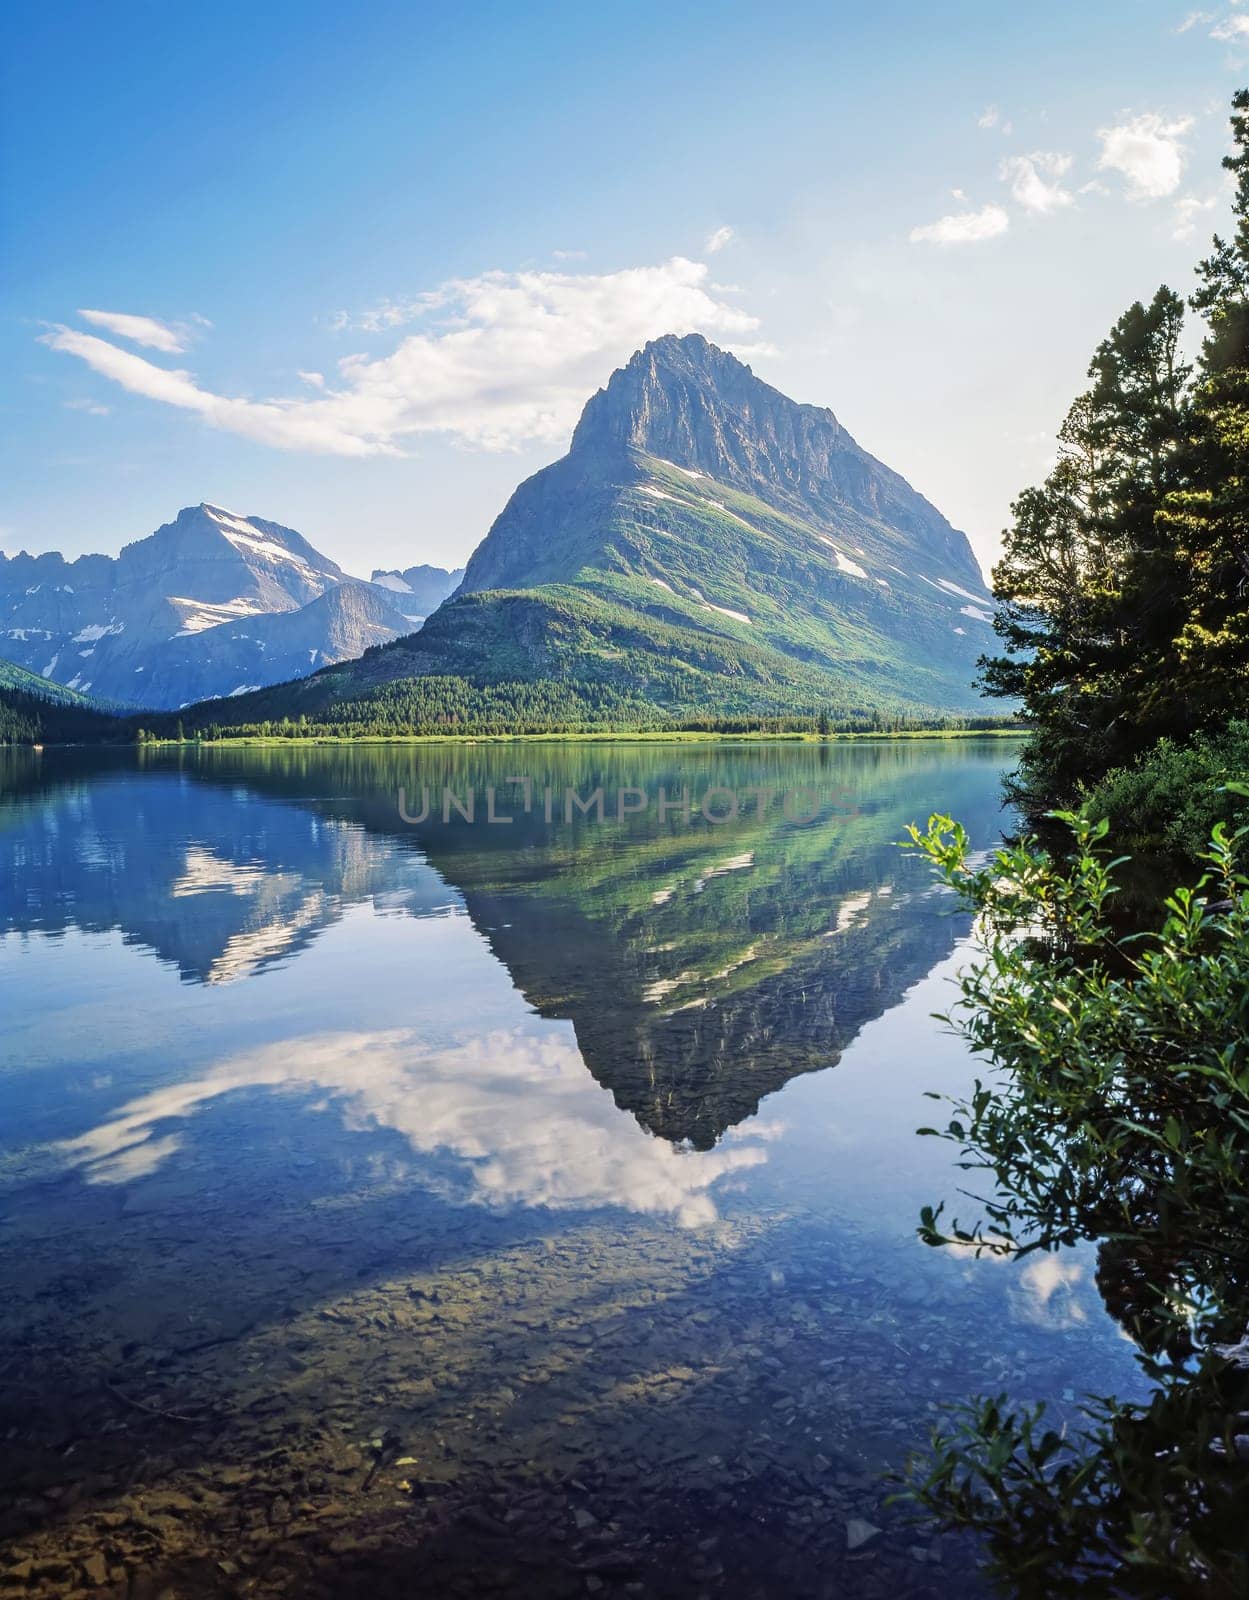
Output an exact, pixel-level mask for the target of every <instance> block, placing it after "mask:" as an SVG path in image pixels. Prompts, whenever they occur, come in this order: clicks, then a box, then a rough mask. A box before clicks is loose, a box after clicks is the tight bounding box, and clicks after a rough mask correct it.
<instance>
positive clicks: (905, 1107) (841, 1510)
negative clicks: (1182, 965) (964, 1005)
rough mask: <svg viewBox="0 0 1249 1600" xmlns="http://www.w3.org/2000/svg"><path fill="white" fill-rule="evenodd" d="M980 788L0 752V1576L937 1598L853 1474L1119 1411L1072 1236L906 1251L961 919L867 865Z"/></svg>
mask: <svg viewBox="0 0 1249 1600" xmlns="http://www.w3.org/2000/svg"><path fill="white" fill-rule="evenodd" d="M1010 759H1011V746H1009V745H1007V744H1003V743H1001V742H998V741H989V740H985V741H966V742H952V743H945V744H942V743H937V742H922V741H909V742H908V741H897V742H890V743H872V744H858V745H855V744H846V745H832V746H828V747H817V746H814V745H799V744H795V745H781V744H758V745H751V744H723V745H721V744H696V745H675V744H672V745H662V744H649V745H642V744H639V745H621V744H613V745H593V744H585V745H557V744H551V745H543V744H515V745H475V746H473V745H469V746H441V747H440V746H424V747H386V748H378V747H373V748H358V749H351V748H323V749H318V748H307V749H294V750H256V751H221V750H208V751H203V752H201V753H199V754H198V755H196V754H193V753H190V752H182V753H157V754H155V755H152V754H146V755H145V754H144V753H138V754H131V753H129V752H127V753H125V754H114V755H100V756H91V757H87V756H85V755H83V754H82V753H77V754H75V753H71V752H52V751H49V752H46V753H44V754H43V755H41V756H40V755H36V754H33V753H18V754H13V753H10V754H9V755H8V756H7V757H6V756H4V755H3V753H2V752H0V1018H2V1019H3V1059H2V1065H0V1114H2V1115H0V1211H2V1215H0V1246H2V1247H3V1268H2V1269H0V1337H2V1339H3V1348H2V1349H0V1435H3V1436H4V1437H5V1438H6V1440H7V1442H6V1444H5V1449H4V1454H3V1465H2V1466H0V1474H2V1476H3V1479H4V1484H3V1494H2V1495H0V1519H2V1520H0V1529H2V1530H3V1533H4V1537H5V1547H4V1554H3V1556H2V1557H0V1575H2V1574H4V1573H5V1572H8V1573H9V1574H10V1579H11V1581H12V1582H14V1583H20V1585H22V1586H24V1588H26V1589H28V1590H29V1591H30V1592H32V1593H46V1594H56V1595H65V1594H69V1593H73V1592H77V1591H86V1592H90V1593H105V1594H113V1595H116V1596H118V1597H121V1596H127V1597H132V1600H144V1597H146V1596H152V1597H155V1596H158V1595H166V1596H199V1595H236V1594H237V1595H242V1594H274V1595H279V1594H280V1595H292V1596H296V1595H298V1596H302V1595H321V1594H324V1595H343V1594H361V1595H389V1594H396V1595H399V1594H404V1595H432V1596H440V1595H443V1594H450V1595H470V1596H471V1595H478V1594H502V1595H512V1594H515V1595H522V1596H530V1595H533V1596H539V1595H541V1596H546V1595H558V1596H563V1595H568V1596H574V1595H583V1594H604V1595H616V1594H634V1595H657V1596H672V1597H682V1600H683V1597H690V1600H693V1597H697V1596H702V1595H708V1596H710V1595H731V1596H746V1597H749V1596H759V1597H769V1600H770V1597H773V1596H776V1597H779V1596H786V1597H792V1596H806V1595H811V1596H821V1597H822V1596H860V1595H862V1596H877V1595H879V1596H885V1595H887V1596H889V1597H891V1600H901V1597H905V1596H920V1595H929V1596H946V1595H959V1596H970V1595H974V1594H977V1593H979V1592H981V1590H980V1587H979V1583H980V1580H979V1578H978V1576H977V1573H976V1569H975V1552H974V1550H969V1549H968V1548H967V1547H966V1546H965V1545H963V1544H961V1543H960V1542H959V1541H956V1540H952V1539H950V1538H948V1537H943V1536H939V1535H937V1534H935V1533H934V1532H933V1531H932V1530H930V1529H918V1530H917V1529H916V1528H915V1527H913V1526H911V1525H909V1524H908V1522H907V1521H906V1514H905V1511H904V1509H903V1508H901V1507H897V1506H890V1505H889V1504H887V1503H886V1502H887V1497H888V1494H889V1487H888V1485H885V1484H882V1481H881V1474H882V1473H883V1472H885V1471H887V1470H888V1469H889V1468H890V1467H896V1466H897V1465H899V1464H900V1463H901V1462H902V1461H903V1460H904V1459H905V1457H906V1455H907V1452H908V1451H909V1450H911V1449H913V1448H915V1447H917V1446H920V1445H922V1443H923V1442H924V1439H925V1437H926V1432H927V1429H928V1427H929V1426H930V1424H931V1422H932V1421H933V1418H934V1414H935V1411H936V1408H937V1407H938V1406H939V1405H941V1404H942V1403H944V1402H947V1401H951V1400H957V1399H959V1398H961V1397H964V1396H966V1395H968V1394H970V1393H973V1392H975V1391H977V1390H979V1391H990V1390H992V1391H998V1390H1002V1389H1006V1390H1009V1391H1011V1392H1012V1393H1013V1394H1015V1395H1017V1396H1018V1397H1020V1398H1026V1399H1034V1398H1042V1397H1043V1398H1048V1399H1050V1400H1052V1401H1054V1402H1055V1403H1056V1404H1057V1406H1058V1409H1059V1411H1060V1412H1062V1411H1063V1410H1064V1408H1066V1410H1068V1411H1070V1410H1071V1403H1072V1402H1073V1401H1074V1400H1076V1399H1077V1397H1078V1396H1079V1395H1081V1394H1083V1393H1085V1392H1086V1391H1092V1392H1110V1391H1116V1390H1117V1391H1119V1392H1124V1391H1126V1390H1127V1389H1129V1388H1132V1387H1133V1386H1134V1383H1135V1377H1134V1370H1133V1367H1132V1361H1131V1349H1130V1346H1129V1345H1128V1344H1127V1343H1126V1341H1125V1340H1124V1339H1123V1337H1122V1336H1121V1335H1120V1333H1119V1331H1118V1329H1117V1328H1116V1326H1115V1325H1114V1324H1113V1322H1112V1321H1111V1320H1110V1319H1109V1317H1108V1316H1107V1315H1106V1313H1105V1312H1104V1310H1103V1308H1102V1305H1101V1301H1100V1299H1099V1296H1098V1294H1097V1289H1096V1283H1095V1269H1096V1260H1095V1257H1094V1256H1093V1255H1091V1254H1084V1253H1072V1254H1070V1255H1058V1256H1047V1257H1041V1258H1032V1259H1030V1260H1029V1261H1027V1262H1026V1263H1024V1264H1022V1265H1020V1266H1015V1265H1006V1264H1003V1263H1000V1262H996V1261H991V1260H984V1261H980V1262H976V1261H974V1260H970V1259H966V1258H965V1257H962V1256H956V1255H951V1254H946V1253H943V1252H935V1251H932V1250H929V1249H926V1248H925V1247H923V1246H922V1245H920V1244H919V1243H918V1242H917V1241H916V1238H915V1232H914V1229H915V1223H916V1220H917V1213H918V1210H919V1207H920V1206H921V1205H922V1204H924V1203H926V1202H935V1201H936V1200H938V1199H941V1198H943V1197H951V1198H954V1197H955V1196H956V1192H957V1190H958V1188H959V1187H960V1185H961V1184H962V1183H964V1182H965V1181H966V1179H967V1175H965V1174H961V1173H959V1172H958V1171H957V1170H956V1168H955V1166H954V1160H955V1153H954V1152H953V1151H952V1150H951V1148H950V1147H949V1146H947V1145H945V1144H944V1143H941V1142H939V1141H937V1140H933V1139H922V1138H919V1137H917V1136H916V1135H915V1129H916V1128H917V1127H918V1126H919V1125H921V1124H922V1123H925V1122H931V1121H934V1120H938V1118H939V1117H940V1112H941V1108H940V1107H936V1106H934V1105H933V1103H932V1102H931V1101H929V1100H925V1099H924V1091H925V1090H941V1091H945V1092H950V1091H955V1090H958V1089H961V1088H962V1087H964V1086H966V1085H967V1084H968V1083H969V1082H970V1081H971V1078H972V1077H973V1076H974V1071H975V1068H974V1064H973V1063H972V1062H971V1061H969V1060H968V1058H967V1057H966V1055H965V1053H964V1051H963V1049H962V1047H961V1045H960V1044H959V1043H958V1041H957V1040H955V1039H954V1038H952V1037H951V1036H950V1035H949V1034H948V1032H946V1031H945V1030H944V1029H943V1027H942V1025H941V1024H940V1023H938V1022H936V1021H934V1020H933V1019H932V1017H931V1015H930V1014H931V1013H932V1012H933V1011H935V1010H938V1009H942V1008H944V1007H946V1006H947V1005H949V1003H950V1002H951V1000H952V998H953V991H952V989H951V986H950V978H951V974H952V973H953V972H954V971H955V970H956V969H957V967H958V965H959V963H960V961H961V960H965V959H966V951H965V947H964V941H965V939H966V936H967V933H968V927H967V922H966V919H965V918H964V917H962V916H960V915H959V914H958V913H957V912H956V911H955V910H954V909H953V907H952V902H951V900H950V898H949V897H948V896H947V895H946V894H945V892H944V891H941V890H939V889H937V888H935V887H934V885H933V882H932V879H931V876H930V874H929V872H928V869H927V868H926V867H925V866H924V865H923V864H922V863H920V862H918V861H916V860H914V859H912V858H910V857H908V856H906V855H904V854H903V853H902V852H901V851H899V850H898V849H897V848H896V846H895V841H897V840H898V839H899V837H900V836H901V835H902V833H903V829H904V826H905V824H906V823H907V822H909V821H911V820H913V819H914V820H922V819H923V818H925V817H926V816H927V815H928V813H929V812H931V811H933V810H942V811H946V812H948V813H951V814H953V815H955V816H956V817H959V818H960V819H961V820H963V821H964V822H965V824H966V825H967V827H968V828H969V830H970V832H971V834H972V836H973V839H974V841H975V842H976V843H977V845H978V846H981V847H984V848H987V847H989V846H991V845H992V844H993V843H994V842H995V840H996V839H997V837H998V835H999V832H1000V829H1001V828H1002V826H1003V824H1004V821H1005V820H1006V819H1005V818H1004V817H1003V814H1002V812H1001V810H1000V804H999V782H1000V774H1001V770H1002V768H1003V766H1004V765H1005V764H1007V763H1008V762H1009V761H1010ZM401 790H402V799H401V797H400V791H401ZM596 791H601V801H600V799H598V798H596V797H595V792H596ZM687 807H688V808H692V810H693V812H694V815H693V816H692V817H691V816H689V815H688V814H687V809H686V808H687ZM600 811H601V815H600ZM423 813H424V815H423ZM466 813H471V820H469V816H468V815H466ZM812 813H814V815H813V816H812ZM808 818H810V820H807V819H808ZM414 819H416V820H414ZM505 819H510V820H505ZM955 1209H956V1211H957V1213H958V1214H959V1216H960V1217H961V1218H962V1219H963V1220H965V1221H970V1220H972V1218H973V1217H974V1215H975V1205H974V1202H972V1201H970V1200H968V1201H965V1202H963V1203H962V1204H960V1205H958V1206H956V1207H955ZM860 1524H867V1525H869V1526H870V1528H871V1529H873V1530H878V1531H874V1532H870V1533H868V1532H866V1531H865V1529H864V1527H862V1526H860ZM0 1581H2V1578H0Z"/></svg>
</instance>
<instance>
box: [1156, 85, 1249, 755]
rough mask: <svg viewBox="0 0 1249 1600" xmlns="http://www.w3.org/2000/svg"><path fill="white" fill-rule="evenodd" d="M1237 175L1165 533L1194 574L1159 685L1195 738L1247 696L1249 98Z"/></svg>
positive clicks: (1213, 261) (1233, 166)
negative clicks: (1230, 229)
mask: <svg viewBox="0 0 1249 1600" xmlns="http://www.w3.org/2000/svg"><path fill="white" fill-rule="evenodd" d="M1232 108H1233V109H1232V119H1231V121H1232V135H1233V140H1234V143H1235V153H1234V154H1233V155H1230V156H1227V157H1225V158H1224V162H1223V165H1224V166H1225V167H1227V168H1228V169H1229V170H1230V171H1231V172H1233V173H1234V174H1235V176H1236V191H1235V198H1234V200H1233V204H1232V212H1233V215H1234V217H1235V219H1236V227H1235V231H1234V233H1233V235H1232V237H1231V239H1227V240H1225V239H1222V238H1219V237H1217V236H1216V238H1215V240H1214V248H1213V250H1212V251H1211V253H1210V255H1209V256H1208V257H1207V258H1206V259H1205V260H1204V261H1203V262H1201V264H1200V265H1199V267H1198V269H1197V273H1198V278H1199V280H1200V286H1199V288H1198V290H1197V292H1196V293H1195V294H1194V295H1193V297H1192V302H1191V303H1192V305H1193V308H1194V309H1195V310H1197V311H1200V312H1202V313H1204V315H1205V317H1206V319H1207V334H1206V339H1205V343H1204V345H1203V347H1202V355H1201V376H1200V381H1199V384H1198V387H1197V392H1196V396H1195V405H1194V415H1193V424H1192V429H1191V436H1190V439H1189V444H1188V449H1187V452H1186V467H1187V473H1186V480H1185V482H1184V483H1182V484H1181V485H1180V486H1179V487H1177V489H1176V490H1175V491H1174V492H1173V493H1172V494H1170V495H1169V496H1168V497H1167V500H1166V502H1165V504H1164V505H1163V507H1162V508H1161V512H1160V515H1159V518H1158V525H1159V529H1160V531H1161V532H1162V533H1164V534H1165V535H1166V536H1167V537H1168V538H1169V539H1170V540H1171V542H1172V544H1173V546H1174V549H1175V556H1176V561H1177V564H1178V566H1179V567H1180V569H1181V570H1183V571H1184V572H1185V574H1186V589H1187V594H1186V602H1187V603H1186V607H1185V615H1184V617H1183V618H1182V620H1181V623H1180V626H1179V627H1178V628H1177V630H1176V636H1175V640H1174V649H1173V661H1172V663H1171V668H1172V670H1171V672H1170V674H1169V677H1168V679H1167V680H1166V682H1165V684H1164V685H1162V686H1160V687H1161V688H1162V691H1163V694H1164V696H1165V703H1166V704H1167V706H1168V708H1169V710H1170V713H1171V720H1172V724H1173V726H1174V728H1175V731H1176V732H1178V733H1190V732H1192V731H1194V730H1196V729H1203V728H1208V727H1210V726H1211V725H1212V724H1217V723H1219V722H1222V721H1224V720H1226V716H1227V715H1228V712H1229V710H1230V709H1232V708H1235V707H1239V708H1241V709H1243V707H1244V704H1245V692H1246V689H1247V688H1249V91H1246V90H1243V89H1242V90H1240V91H1239V92H1238V93H1237V94H1236V95H1235V96H1234V98H1233V101H1232Z"/></svg>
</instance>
